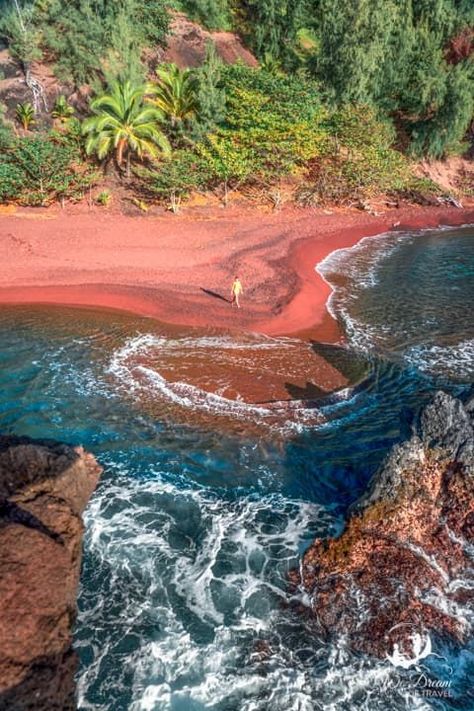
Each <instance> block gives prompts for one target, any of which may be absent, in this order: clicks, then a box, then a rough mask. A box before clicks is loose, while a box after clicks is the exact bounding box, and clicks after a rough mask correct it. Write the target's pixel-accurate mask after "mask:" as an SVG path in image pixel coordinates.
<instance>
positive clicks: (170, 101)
mask: <svg viewBox="0 0 474 711" xmlns="http://www.w3.org/2000/svg"><path fill="white" fill-rule="evenodd" d="M156 74H157V76H158V83H157V84H152V85H151V86H150V88H149V89H150V94H151V96H150V97H149V98H148V99H147V100H148V102H149V103H150V104H152V105H153V106H155V107H156V108H157V109H158V110H159V111H160V112H161V114H162V115H163V116H164V117H165V119H166V120H167V121H168V123H169V124H170V127H171V130H172V131H173V132H174V133H176V132H177V131H180V130H182V128H183V126H184V124H185V123H186V122H190V121H191V120H192V119H194V118H195V117H196V113H197V110H198V87H197V83H196V78H195V76H194V74H193V73H192V71H191V70H190V69H180V68H179V67H177V66H176V64H168V65H163V66H161V67H159V68H158V69H157V70H156Z"/></svg>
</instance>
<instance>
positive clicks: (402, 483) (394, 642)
mask: <svg viewBox="0 0 474 711" xmlns="http://www.w3.org/2000/svg"><path fill="white" fill-rule="evenodd" d="M473 419H474V399H471V401H470V402H468V403H467V404H465V405H463V403H461V402H460V401H459V400H457V399H455V398H453V397H450V396H449V395H447V394H445V393H442V392H439V393H437V394H436V396H435V397H434V399H433V401H432V402H431V404H429V405H428V406H427V407H426V408H425V409H424V410H423V412H422V413H421V416H420V417H419V419H418V421H417V422H416V423H415V425H414V428H413V429H414V431H413V434H412V436H411V438H410V439H409V440H408V441H407V442H405V443H404V444H401V445H398V446H396V447H395V448H394V449H393V450H392V453H391V454H390V456H389V458H388V460H387V461H386V462H385V464H384V466H383V467H382V469H381V470H380V472H379V473H377V474H376V475H375V477H374V479H373V481H372V483H371V486H370V487H369V492H368V494H367V495H366V496H365V497H364V498H363V499H362V500H361V501H360V502H358V503H357V504H356V506H355V507H354V509H353V511H352V515H351V517H350V519H349V521H348V523H347V525H346V528H345V530H344V532H343V533H342V535H341V536H340V537H339V538H336V539H329V540H321V539H317V540H315V541H314V543H313V544H312V545H311V546H310V548H309V549H308V550H307V551H306V553H305V554H304V556H303V559H302V562H301V566H300V569H299V570H298V571H296V570H295V571H293V572H292V573H291V574H290V578H291V580H292V583H293V585H295V586H297V587H299V588H300V589H303V590H304V591H305V592H306V593H309V596H310V601H311V602H310V604H311V609H312V612H313V613H314V615H315V616H316V618H317V620H318V622H319V624H320V625H321V628H322V630H323V631H324V632H325V633H326V634H328V635H329V634H337V635H343V636H344V638H345V639H346V640H347V642H348V644H349V646H350V647H351V648H352V649H354V650H357V651H361V652H365V653H369V654H373V655H376V656H379V657H385V656H386V655H388V654H392V653H393V650H394V649H395V650H396V651H397V653H398V651H401V652H402V653H406V654H407V655H408V656H409V654H410V649H412V647H413V639H414V635H415V636H416V635H418V639H419V638H420V637H419V635H420V634H422V633H429V632H430V631H432V632H435V633H440V634H444V635H448V636H450V637H451V638H455V639H457V640H463V639H464V638H465V636H466V634H467V633H468V632H469V631H470V630H469V623H468V622H467V620H466V618H465V616H464V615H463V606H465V605H469V604H470V603H472V600H473V596H474V560H473V553H474V548H473V544H474V432H473Z"/></svg>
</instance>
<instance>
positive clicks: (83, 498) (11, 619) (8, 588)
mask: <svg viewBox="0 0 474 711" xmlns="http://www.w3.org/2000/svg"><path fill="white" fill-rule="evenodd" d="M100 474H101V468H100V466H99V465H98V464H97V462H96V460H95V459H94V457H93V456H92V455H91V454H88V453H86V452H84V450H83V449H82V447H71V446H68V445H65V444H59V443H57V442H53V441H48V440H31V439H29V438H27V437H14V436H0V710H1V711H6V710H7V709H8V710H9V711H26V710H30V709H31V711H33V709H34V711H43V710H44V711H55V710H57V711H68V710H69V709H75V708H76V702H75V682H74V675H75V672H76V666H77V660H76V654H75V652H74V650H73V648H72V628H73V624H74V621H75V615H76V597H77V588H78V584H79V575H80V567H81V554H82V535H83V523H82V519H81V514H82V512H83V510H84V508H85V506H86V504H87V502H88V500H89V498H90V496H91V494H92V492H93V491H94V489H95V487H96V485H97V483H98V481H99V477H100Z"/></svg>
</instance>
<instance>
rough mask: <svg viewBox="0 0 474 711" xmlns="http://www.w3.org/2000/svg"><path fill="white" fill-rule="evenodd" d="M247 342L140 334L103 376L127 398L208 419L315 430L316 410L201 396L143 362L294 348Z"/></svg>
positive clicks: (277, 342) (287, 342) (288, 343)
mask: <svg viewBox="0 0 474 711" xmlns="http://www.w3.org/2000/svg"><path fill="white" fill-rule="evenodd" d="M259 339H260V340H257V337H254V338H253V339H252V340H251V341H246V342H244V343H239V342H238V341H235V340H233V339H231V338H228V337H222V338H220V337H201V338H199V337H198V338H192V337H184V338H182V339H168V338H165V337H160V336H155V335H153V334H141V335H139V336H136V337H134V338H131V339H128V340H127V341H126V343H125V344H124V345H123V346H122V347H121V348H118V349H117V350H116V351H115V352H114V353H113V356H112V358H111V360H110V363H109V365H108V368H107V371H108V372H109V373H110V374H112V375H113V376H114V378H115V379H116V382H117V383H119V384H121V385H122V386H123V387H124V388H125V389H126V390H127V392H128V393H129V394H135V395H137V396H142V395H145V396H146V395H150V394H153V395H154V396H159V397H161V398H162V399H163V400H164V401H167V402H169V403H171V404H173V405H176V406H178V407H181V408H184V409H190V410H193V411H201V412H206V413H209V414H212V415H217V416H225V417H231V418H237V419H239V420H248V419H249V418H251V419H252V420H253V421H254V422H257V423H259V424H261V425H265V424H267V425H268V426H270V427H271V428H275V429H278V430H281V431H297V432H300V431H301V430H302V429H304V428H306V427H310V426H317V425H319V424H321V423H322V422H323V421H324V418H323V416H322V413H321V412H320V411H319V410H318V409H316V408H313V407H311V408H309V407H304V406H302V405H301V404H300V403H296V402H295V403H291V402H290V403H281V404H279V403H275V404H273V405H271V406H270V405H257V404H251V403H246V402H244V401H243V400H242V399H235V400H233V399H230V398H228V397H224V396H223V395H220V394H218V393H212V392H207V391H206V390H204V389H202V388H200V387H197V386H195V385H192V384H190V383H186V382H183V381H180V380H176V381H172V380H169V379H166V378H165V377H163V375H161V373H160V372H159V370H157V369H155V368H154V367H151V366H149V365H144V364H143V363H142V362H141V361H142V359H143V358H147V357H148V358H151V357H153V359H154V360H156V359H158V360H159V358H160V357H162V358H163V357H165V356H169V355H175V354H176V353H178V354H179V358H180V359H183V358H186V357H187V355H195V354H196V352H197V351H198V350H199V349H205V350H209V351H211V355H210V356H209V357H212V358H213V359H214V358H218V357H219V351H220V350H233V351H234V350H246V351H248V350H270V349H276V348H277V349H279V350H281V349H282V348H284V349H290V348H294V347H295V345H297V344H298V343H299V342H298V341H295V340H293V339H289V338H282V339H272V338H266V337H263V336H260V337H259Z"/></svg>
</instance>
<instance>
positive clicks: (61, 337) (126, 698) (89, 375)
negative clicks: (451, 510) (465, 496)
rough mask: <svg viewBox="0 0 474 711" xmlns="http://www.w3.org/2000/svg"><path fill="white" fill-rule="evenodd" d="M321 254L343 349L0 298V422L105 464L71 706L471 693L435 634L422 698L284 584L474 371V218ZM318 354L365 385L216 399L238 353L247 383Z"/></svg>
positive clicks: (225, 709)
mask: <svg viewBox="0 0 474 711" xmlns="http://www.w3.org/2000/svg"><path fill="white" fill-rule="evenodd" d="M319 269H320V270H321V272H322V273H323V274H324V277H325V278H326V279H327V280H328V281H329V282H330V283H331V284H333V286H334V287H335V293H334V295H333V297H332V300H331V309H332V311H333V313H334V315H335V316H336V317H337V318H338V319H339V320H340V321H341V323H342V325H343V327H344V330H345V332H346V334H347V337H348V340H349V345H348V347H347V349H346V350H343V351H342V352H341V351H338V349H336V348H334V347H327V346H320V345H317V344H309V343H303V342H300V341H297V340H295V339H267V338H265V337H263V336H261V337H260V336H252V337H249V336H236V335H230V334H220V333H215V332H213V333H209V332H208V333H205V332H202V331H200V332H197V331H188V332H184V331H183V330H178V329H170V328H169V327H165V326H161V325H160V324H156V323H155V322H152V321H149V320H146V319H139V318H133V317H131V316H125V315H121V314H117V315H113V316H111V315H110V314H101V313H96V312H94V311H85V310H84V311H82V310H68V309H42V308H41V309H40V308H23V307H22V308H9V309H3V310H0V363H1V366H2V367H1V376H0V377H1V383H0V384H1V395H0V418H1V420H0V421H1V426H2V430H3V431H11V432H15V433H20V434H28V435H31V436H34V437H53V438H56V439H60V440H65V441H70V442H74V443H81V444H83V445H84V446H85V447H87V448H88V449H90V450H91V451H93V452H94V453H95V454H96V456H97V458H98V459H99V461H100V462H101V463H102V464H103V466H104V468H105V471H104V475H103V478H102V481H101V483H100V485H99V488H98V490H97V492H96V495H95V496H94V498H93V499H92V501H91V503H90V505H89V507H88V510H87V512H86V527H87V528H86V537H85V554H84V567H83V575H82V584H81V593H80V599H79V619H78V624H77V630H76V649H77V651H78V653H79V655H80V659H81V670H80V675H79V680H78V682H79V706H80V708H81V709H104V710H107V711H108V710H110V711H122V710H126V709H133V710H135V709H136V710H138V709H149V710H150V711H151V710H157V711H158V710H160V711H161V710H163V711H164V710H168V709H172V710H173V711H175V710H179V711H195V710H196V711H198V710H199V711H202V710H204V709H213V710H214V709H215V710H216V711H217V710H218V711H257V710H258V711H260V710H266V709H272V711H280V710H281V711H289V710H293V709H294V710H295V711H307V710H308V711H309V710H310V709H311V710H313V709H338V710H339V709H343V710H345V709H354V708H360V709H367V710H370V711H372V710H377V709H384V710H385V709H407V710H408V709H410V711H411V709H416V708H420V709H422V708H433V707H435V708H443V709H450V708H461V709H472V708H473V707H474V699H473V697H472V696H470V693H471V691H470V686H471V685H470V683H469V678H470V676H471V675H472V674H474V662H473V659H474V658H473V656H472V650H471V648H470V647H469V646H468V647H466V648H465V649H463V650H449V654H450V660H451V662H452V664H453V666H454V673H453V675H452V676H451V675H450V680H451V681H452V688H451V692H452V699H451V700H447V701H440V702H433V701H429V702H428V701H426V700H424V699H423V698H422V697H421V696H420V695H419V693H417V691H416V690H415V689H414V688H413V685H412V683H411V681H410V680H411V679H412V677H411V676H410V674H409V673H408V672H402V673H400V672H399V671H398V670H395V669H394V668H393V667H391V665H390V663H389V662H375V661H373V660H369V659H365V658H362V657H360V656H355V655H352V654H351V653H350V652H349V651H348V650H347V649H345V647H344V644H343V641H342V640H336V641H335V642H332V643H331V644H328V643H325V642H324V641H323V640H321V639H320V638H319V637H318V634H317V632H316V631H315V629H314V628H313V627H312V625H311V622H309V621H307V620H305V619H303V618H302V617H301V616H299V615H297V614H296V613H295V612H294V611H293V608H292V607H291V606H290V607H288V604H287V603H288V602H290V600H289V596H288V591H287V585H286V574H287V572H288V570H289V569H290V568H291V567H293V566H295V565H297V564H298V556H299V555H300V554H301V552H302V551H303V550H304V548H305V546H306V545H307V544H308V543H309V542H310V541H311V540H312V539H313V538H314V537H315V536H316V535H318V536H322V535H323V536H324V535H328V534H334V533H336V532H338V531H339V530H341V528H342V525H343V521H344V515H345V513H346V509H347V506H348V505H349V504H350V503H352V502H353V501H354V500H355V499H356V498H357V497H358V496H359V495H360V494H361V493H362V492H363V490H364V489H365V487H366V485H367V482H368V480H369V479H370V477H371V476H372V474H373V473H374V472H375V471H376V469H377V467H378V466H379V465H380V463H381V461H382V460H383V458H384V456H385V455H386V453H387V451H388V449H389V448H390V447H391V446H392V444H393V443H395V442H397V441H399V439H400V438H401V437H404V436H406V434H407V432H408V428H409V422H410V413H411V412H412V411H413V410H414V409H416V408H418V407H419V406H420V405H421V404H423V403H424V402H426V401H427V400H428V399H429V398H430V396H431V394H432V393H433V391H434V390H436V389H437V388H440V387H442V388H443V389H445V390H448V391H450V392H453V393H455V394H462V393H463V392H465V391H466V390H467V388H468V387H469V385H470V384H471V383H472V382H473V375H474V319H473V312H472V303H473V300H474V230H473V229H472V228H464V229H459V230H449V231H437V232H435V231H429V232H425V233H422V234H416V235H414V234H413V235H410V234H401V233H395V234H389V235H386V236H382V237H379V238H377V239H376V240H364V241H363V242H362V243H360V244H359V245H358V246H357V247H356V248H353V249H351V250H344V251H340V252H337V253H334V254H333V255H332V256H331V257H330V258H329V259H328V260H326V261H325V263H324V264H323V265H320V266H319ZM314 351H316V352H318V353H320V352H324V353H325V354H326V355H327V356H328V357H330V358H331V359H332V360H333V362H334V363H335V365H336V367H338V368H340V369H341V370H344V371H346V370H348V369H349V370H350V371H351V372H357V373H358V374H359V376H360V374H361V373H363V377H362V380H361V382H359V384H358V385H356V386H355V387H354V388H352V389H347V390H346V391H344V392H342V393H340V394H339V396H338V397H336V398H332V399H331V400H329V401H326V402H324V401H323V402H322V403H321V405H320V407H318V408H314V409H312V410H309V409H307V410H305V409H304V408H303V409H302V408H297V409H295V410H287V411H283V410H282V411H280V410H279V409H278V408H277V409H274V408H272V407H267V406H266V405H258V406H255V405H248V404H246V402H245V401H244V400H242V399H239V398H238V397H237V399H236V397H235V396H234V397H230V395H229V393H230V390H229V384H228V383H226V382H224V380H225V378H224V380H223V379H222V378H223V376H222V372H224V373H225V372H230V371H232V368H233V367H234V368H237V367H241V368H242V367H244V368H245V369H246V370H247V371H248V373H249V375H248V380H250V382H252V378H254V379H255V381H257V380H259V379H260V371H262V370H263V369H264V365H265V363H267V364H268V363H271V368H272V369H273V371H274V372H275V378H279V379H280V380H281V381H282V382H283V381H286V380H287V381H288V383H290V385H291V384H292V383H296V380H297V378H298V376H300V378H301V381H302V382H303V384H304V383H305V382H306V381H311V378H312V377H313V376H314V379H315V380H316V381H317V374H316V373H314V372H313V373H309V374H307V373H301V374H299V373H298V372H297V371H298V367H304V368H307V367H308V369H309V370H310V369H311V358H312V354H313V353H314ZM300 362H301V363H304V364H305V365H304V366H298V364H299V363H300ZM307 363H309V366H308V365H306V364H307ZM218 365H221V366H222V368H221V369H220V370H219V375H218V376H217V375H213V373H214V370H215V369H216V368H217V366H218ZM213 369H214V370H213ZM201 371H202V382H201V381H200V380H199V377H200V373H201ZM196 373H197V376H196ZM209 373H211V374H210V375H209ZM196 377H197V380H196ZM213 378H214V379H215V380H216V382H217V381H218V382H217V386H216V387H215V388H214V394H213V395H209V394H208V391H207V389H206V388H207V385H208V384H209V382H211V381H212V379H213ZM262 378H263V375H262ZM191 381H192V383H191ZM259 382H260V380H259ZM296 384H297V385H298V384H299V383H296ZM247 385H248V384H247ZM233 387H234V388H235V384H234V385H233ZM247 390H248V387H247ZM290 391H291V388H290ZM244 399H245V398H244ZM262 650H264V653H262ZM388 651H390V650H388ZM443 653H446V650H443ZM435 672H436V675H437V676H439V677H442V676H443V674H444V675H446V673H447V672H446V671H445V670H443V669H436V670H434V671H433V673H435Z"/></svg>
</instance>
